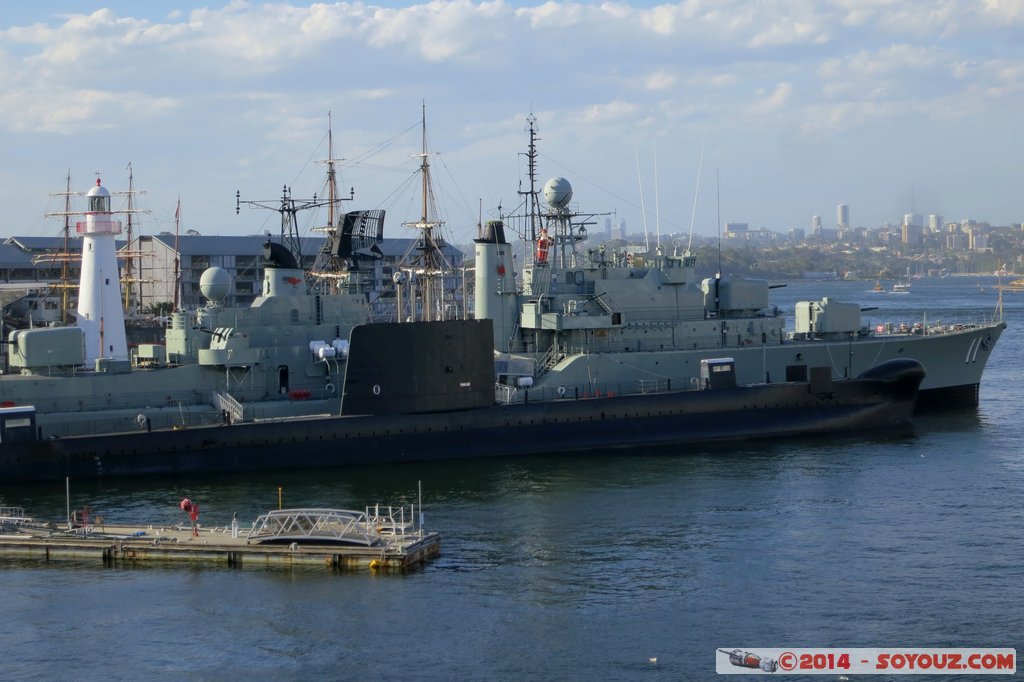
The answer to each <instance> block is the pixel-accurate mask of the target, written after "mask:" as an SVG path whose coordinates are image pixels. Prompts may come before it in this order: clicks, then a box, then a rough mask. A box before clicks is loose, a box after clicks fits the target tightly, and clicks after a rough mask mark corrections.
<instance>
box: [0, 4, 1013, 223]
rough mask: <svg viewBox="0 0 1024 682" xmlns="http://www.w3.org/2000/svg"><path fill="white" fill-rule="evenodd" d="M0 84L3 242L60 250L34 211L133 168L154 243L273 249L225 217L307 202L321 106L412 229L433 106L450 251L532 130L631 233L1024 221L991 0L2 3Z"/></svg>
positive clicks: (483, 209)
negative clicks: (251, 204) (66, 192)
mask: <svg viewBox="0 0 1024 682" xmlns="http://www.w3.org/2000/svg"><path fill="white" fill-rule="evenodd" d="M609 46H614V48H613V49H610V48H609ZM0 66H2V67H3V68H2V69H0V84H2V86H3V90H2V92H3V96H0V145H2V146H3V149H4V152H5V154H4V161H5V163H4V164H3V166H2V167H0V188H2V190H0V191H2V194H0V196H2V200H3V202H4V206H5V211H4V218H3V221H4V223H3V225H2V226H0V236H10V235H14V234H22V235H39V236H46V235H54V234H57V233H58V232H59V230H60V221H59V220H54V219H52V218H51V219H47V218H44V217H43V216H44V214H45V213H47V212H50V211H58V210H60V209H61V208H62V199H61V198H60V197H50V196H48V195H49V193H51V192H61V191H63V189H64V183H65V176H66V175H67V173H68V172H69V171H70V174H71V178H72V189H73V190H74V191H78V192H85V191H87V190H88V189H89V187H90V186H91V185H92V184H93V183H94V181H95V178H96V173H97V172H98V173H100V174H101V177H102V178H103V181H104V185H105V186H107V187H108V188H110V189H111V190H112V191H115V192H116V191H118V190H121V191H123V190H125V189H127V184H128V180H127V177H128V170H127V167H128V165H129V163H131V165H132V169H133V171H134V174H135V181H136V186H137V188H139V189H143V190H145V191H146V192H147V193H146V194H145V195H141V196H140V197H138V199H139V201H138V205H139V206H140V207H142V208H145V209H148V210H149V211H150V213H148V214H144V215H140V216H139V229H140V230H142V231H144V232H147V233H150V234H156V233H159V232H161V231H170V230H173V229H174V213H175V205H176V202H177V200H178V198H179V197H180V199H181V203H182V209H181V216H182V231H185V230H187V229H193V230H196V231H198V232H201V233H203V234H224V235H233V234H234V235H238V234H253V233H260V232H265V231H271V232H277V231H278V229H279V227H278V225H279V220H278V216H277V214H276V213H273V212H257V211H252V210H248V209H243V210H242V212H241V213H240V215H235V201H234V197H235V192H236V190H237V191H240V192H241V194H242V197H243V199H261V200H273V199H274V198H275V197H277V196H279V195H280V192H281V187H282V186H283V185H288V186H290V187H291V188H292V190H293V192H294V194H295V196H296V197H311V196H312V194H313V193H317V194H318V195H320V196H322V191H323V176H324V171H325V168H324V166H323V165H322V164H318V163H316V161H318V160H322V159H325V158H326V157H327V143H326V135H327V128H328V123H327V121H328V112H330V113H331V117H332V119H333V129H334V156H335V157H336V158H338V159H343V160H344V161H341V162H339V164H338V167H339V180H340V185H341V187H342V193H343V195H344V196H346V197H347V196H348V195H349V188H353V189H354V192H355V200H354V201H353V202H351V203H346V205H345V206H346V208H348V207H351V208H385V209H386V210H387V211H388V220H387V225H386V228H385V233H386V234H388V235H389V236H409V235H410V231H409V230H408V228H403V227H402V226H401V223H402V222H403V221H407V220H416V219H417V218H418V214H419V211H420V206H419V198H418V191H417V190H416V186H415V184H414V181H412V180H411V179H410V178H411V177H412V175H413V173H414V172H415V168H416V165H417V164H418V162H419V157H418V156H417V155H418V153H419V151H420V145H421V137H420V128H419V120H420V115H421V106H422V104H423V103H424V102H425V103H426V118H427V138H428V139H427V141H428V147H429V148H430V149H431V150H432V151H434V152H437V153H438V154H437V155H435V156H432V157H430V162H431V169H432V171H433V174H434V177H435V178H436V181H437V182H436V185H435V188H436V194H435V195H434V199H435V202H436V205H437V207H438V209H439V210H440V213H441V215H440V217H441V219H442V220H444V222H445V224H446V230H447V235H448V237H449V238H450V239H451V240H452V241H454V242H456V243H465V242H467V241H469V240H471V239H472V238H473V237H474V236H475V228H476V224H477V222H478V220H479V219H480V218H481V217H482V218H483V219H484V220H487V219H489V218H493V217H496V216H497V215H498V213H499V207H500V209H501V211H502V212H506V213H507V212H510V211H513V210H514V209H515V207H516V205H517V204H518V202H520V201H521V197H520V195H519V194H517V192H518V190H519V189H520V181H523V182H524V183H525V177H526V172H525V159H524V152H525V150H526V146H527V138H526V133H525V132H524V126H525V120H526V118H527V116H528V115H530V114H531V113H532V114H533V115H534V116H536V119H537V124H538V127H539V131H540V140H539V142H538V152H539V156H538V159H537V170H538V176H539V177H538V180H539V181H540V183H543V182H544V181H545V180H546V179H547V178H550V177H554V176H562V177H565V178H567V179H568V180H569V181H570V182H571V183H572V186H573V189H574V197H573V203H574V204H575V205H578V206H579V207H580V208H581V209H582V210H584V211H587V212H594V213H600V212H610V213H613V214H614V217H613V218H612V222H611V225H614V226H618V225H619V224H620V221H625V223H626V224H627V225H628V226H629V229H630V230H642V229H643V227H644V225H646V228H647V230H648V231H649V232H650V233H651V234H654V233H655V232H656V231H660V232H661V233H662V234H669V233H686V232H688V231H689V230H690V229H691V226H692V228H693V230H694V231H695V233H696V234H699V235H705V236H710V235H714V234H715V233H716V232H717V231H718V229H719V227H718V226H720V225H724V224H725V223H727V222H735V223H740V222H746V223H748V224H749V225H750V226H751V228H752V229H757V230H760V229H761V228H762V227H764V228H767V229H769V230H773V231H777V232H783V233H784V232H787V231H789V230H792V229H802V230H807V231H810V230H811V229H812V228H810V227H809V226H808V221H809V217H810V216H813V215H817V216H826V217H829V219H824V220H823V223H824V225H823V227H824V228H831V227H832V222H833V221H832V220H831V216H833V215H835V211H836V207H837V206H838V204H840V203H843V204H846V205H847V206H848V207H849V210H850V227H851V228H856V227H877V226H880V225H883V224H886V223H889V224H892V225H898V224H900V223H901V222H902V217H903V216H904V215H905V214H908V213H915V214H921V215H923V216H929V215H939V216H946V218H945V219H946V220H963V219H972V220H976V221H983V222H988V223H991V224H992V225H1008V224H1013V223H1019V222H1022V221H1024V207H1021V205H1020V201H1019V199H1018V196H1019V187H1020V186H1021V185H1022V184H1024V169H1022V168H1021V166H1020V164H1019V159H1020V158H1022V156H1024V136H1021V135H1020V124H1019V123H1018V119H1019V114H1018V113H1017V112H1019V111H1020V110H1021V107H1022V105H1024V88H1021V87H1020V82H1021V77H1022V75H1024V6H1022V5H1021V4H1020V3H1016V2H1009V1H1007V0H990V1H988V2H985V3H976V2H968V1H966V0H964V1H956V0H952V1H949V2H942V3H939V4H936V3H934V2H932V1H931V0H905V1H903V2H899V3H850V2H848V1H846V0H833V1H831V2H826V1H821V2H808V3H751V2H746V1H744V0H722V1H721V2H718V3H714V4H709V5H707V6H703V5H700V4H699V3H692V2H681V3H678V4H660V5H657V6H650V5H649V3H646V2H637V1H634V2H624V3H603V4H590V3H573V2H522V1H519V0H515V1H512V2H505V1H499V2H490V3H474V2H455V1H451V2H449V1H446V0H438V1H437V2H431V3H419V4H417V3H412V2H409V3H402V2H392V1H388V2H377V3H374V2H370V3H338V4H310V3H307V4H301V3H300V4H284V3H281V2H274V1H271V2H267V3H260V4H257V3H248V2H231V3H228V2H223V1H222V2H198V1H195V0H181V1H178V2H173V3H172V4H166V3H148V4H140V3H134V2H128V1H127V0H112V1H110V2H105V3H90V4H89V5H86V6H83V5H82V3H80V2H71V1H70V0H53V1H51V2H45V3H34V4H26V3H15V4H13V5H11V6H10V7H7V6H5V11H4V16H3V19H0ZM641 207H642V209H641ZM324 219H325V216H324V215H323V214H322V215H321V216H320V217H319V218H317V221H319V222H322V221H323V220H324ZM313 226H314V225H313V224H308V225H303V226H302V228H303V230H305V234H309V230H310V228H311V227H313Z"/></svg>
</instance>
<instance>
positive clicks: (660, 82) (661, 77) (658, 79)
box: [644, 70, 676, 90]
mask: <svg viewBox="0 0 1024 682" xmlns="http://www.w3.org/2000/svg"><path fill="white" fill-rule="evenodd" d="M675 83H676V77H675V76H673V75H672V74H671V73H669V72H667V71H664V70H660V71H655V72H654V73H652V74H650V75H648V76H647V78H645V79H644V87H646V88H647V89H648V90H668V89H670V88H671V87H672V86H673V85H675Z"/></svg>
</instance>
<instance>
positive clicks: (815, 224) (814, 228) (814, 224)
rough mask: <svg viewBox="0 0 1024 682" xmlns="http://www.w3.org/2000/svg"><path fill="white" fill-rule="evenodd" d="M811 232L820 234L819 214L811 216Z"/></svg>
mask: <svg viewBox="0 0 1024 682" xmlns="http://www.w3.org/2000/svg"><path fill="white" fill-rule="evenodd" d="M811 234H812V235H819V234H821V216H820V215H815V216H811Z"/></svg>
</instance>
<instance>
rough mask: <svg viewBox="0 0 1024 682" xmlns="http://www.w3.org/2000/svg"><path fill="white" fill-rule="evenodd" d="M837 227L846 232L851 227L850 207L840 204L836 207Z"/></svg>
mask: <svg viewBox="0 0 1024 682" xmlns="http://www.w3.org/2000/svg"><path fill="white" fill-rule="evenodd" d="M836 225H838V226H839V229H840V230H846V229H849V227H850V207H849V206H847V205H846V204H839V205H838V206H837V207H836Z"/></svg>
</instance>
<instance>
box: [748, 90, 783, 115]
mask: <svg viewBox="0 0 1024 682" xmlns="http://www.w3.org/2000/svg"><path fill="white" fill-rule="evenodd" d="M758 95H759V96H758V98H757V99H756V100H755V101H754V103H753V104H752V105H751V106H750V112H751V113H753V114H756V115H759V116H764V115H767V114H774V113H777V112H778V111H781V110H782V109H783V108H785V107H786V106H787V105H788V104H789V102H790V100H791V99H792V98H793V84H792V83H779V84H778V85H776V86H775V89H774V90H772V91H771V92H770V93H764V92H761V93H758Z"/></svg>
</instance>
